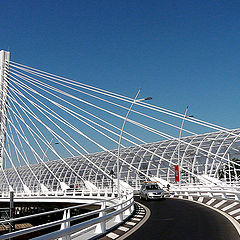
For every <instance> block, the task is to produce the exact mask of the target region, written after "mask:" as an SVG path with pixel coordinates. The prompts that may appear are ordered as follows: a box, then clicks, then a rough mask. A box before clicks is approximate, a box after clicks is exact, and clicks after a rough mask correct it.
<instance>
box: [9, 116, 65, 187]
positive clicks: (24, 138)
mask: <svg viewBox="0 0 240 240" xmlns="http://www.w3.org/2000/svg"><path fill="white" fill-rule="evenodd" d="M9 123H10V124H11V125H12V126H13V128H15V130H16V131H17V132H18V134H19V136H21V138H22V139H23V140H24V141H25V142H26V144H28V147H29V148H31V150H32V151H33V152H34V153H35V155H36V156H37V157H38V159H39V160H40V161H41V162H42V163H43V164H44V166H45V167H46V168H47V169H48V171H49V172H50V173H51V174H52V175H53V176H54V178H55V179H56V180H57V181H58V182H59V183H60V182H61V181H60V179H59V178H58V177H57V176H56V175H55V174H54V173H53V171H52V170H51V169H50V168H49V167H48V165H47V164H46V163H45V162H44V161H42V159H41V157H40V156H39V154H38V153H37V152H36V151H35V149H34V148H33V147H32V146H31V144H29V142H28V140H27V139H26V137H24V136H22V134H21V133H20V132H19V130H18V129H17V128H16V127H15V125H14V123H12V122H11V120H9ZM27 127H28V126H27ZM11 163H12V164H13V162H12V161H11ZM13 165H14V164H13ZM13 168H14V169H16V168H15V165H14V166H13Z"/></svg>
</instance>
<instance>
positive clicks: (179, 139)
mask: <svg viewBox="0 0 240 240" xmlns="http://www.w3.org/2000/svg"><path fill="white" fill-rule="evenodd" d="M187 113H188V106H187V107H186V110H185V113H184V117H183V120H182V124H181V128H180V131H179V136H178V165H179V186H180V185H181V168H180V165H181V164H180V147H181V137H182V130H183V124H184V121H185V119H186V118H191V117H194V116H193V115H190V116H187Z"/></svg>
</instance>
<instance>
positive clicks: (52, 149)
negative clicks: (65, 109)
mask: <svg viewBox="0 0 240 240" xmlns="http://www.w3.org/2000/svg"><path fill="white" fill-rule="evenodd" d="M25 124H26V123H25ZM26 126H28V124H26ZM28 127H29V126H28ZM31 131H33V130H32V129H31ZM34 133H35V132H34ZM37 137H38V138H40V137H39V136H38V135H37ZM56 138H57V136H56ZM40 139H41V140H42V141H43V139H42V138H40ZM49 148H50V149H51V151H53V152H54V154H56V156H57V157H58V158H59V159H60V160H61V161H63V162H64V163H65V165H66V166H67V167H68V168H69V169H71V171H72V172H73V173H74V174H76V176H77V177H79V178H80V179H81V180H82V181H83V183H84V179H83V178H82V177H81V176H80V175H79V174H78V173H77V172H76V171H75V170H74V169H73V168H72V167H71V166H70V165H69V164H68V163H67V162H66V161H65V160H63V159H62V157H61V156H60V155H59V154H58V153H57V152H56V151H55V149H54V148H53V147H52V146H51V145H50V144H49ZM41 149H42V148H41ZM43 153H44V152H43ZM42 162H43V161H42Z"/></svg>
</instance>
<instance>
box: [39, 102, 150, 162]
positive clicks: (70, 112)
mask: <svg viewBox="0 0 240 240" xmlns="http://www.w3.org/2000/svg"><path fill="white" fill-rule="evenodd" d="M36 100H37V101H38V99H36ZM54 104H56V105H58V106H59V107H61V108H63V109H65V111H66V112H68V113H69V114H71V115H73V114H72V113H75V112H73V111H72V110H68V109H67V108H66V107H64V106H60V104H58V103H56V102H54ZM45 108H48V107H47V106H44V109H45ZM48 109H49V108H48ZM75 114H76V113H75ZM73 116H74V117H76V116H75V115H73ZM80 116H81V115H80ZM81 117H84V116H81ZM76 118H77V119H78V120H80V121H83V120H81V119H79V118H78V117H76ZM84 118H85V117H84ZM85 119H86V120H88V121H91V120H89V119H87V118H85ZM63 120H64V119H63ZM83 122H84V123H85V124H87V125H88V126H89V127H91V128H93V129H94V130H96V131H98V132H99V133H101V134H103V135H104V136H105V137H107V138H109V136H107V135H106V134H104V133H102V132H101V131H99V130H98V129H96V128H94V127H93V126H91V125H90V124H88V123H86V122H85V121H83ZM91 122H92V123H94V124H97V123H95V122H93V121H91ZM98 126H100V127H103V126H101V125H99V124H98ZM103 128H104V129H105V130H108V131H111V130H109V129H106V128H105V127H103ZM111 133H113V134H115V135H116V136H119V135H118V134H117V133H115V132H113V131H111ZM110 139H111V140H112V141H114V142H115V143H117V141H116V140H114V139H112V138H110ZM124 139H125V140H127V141H129V142H130V143H132V144H134V145H137V144H136V143H135V142H133V141H131V140H129V139H127V138H124ZM122 146H123V147H125V146H124V145H122ZM138 146H139V147H141V148H142V146H141V145H138ZM137 155H138V154H137ZM139 157H140V158H142V156H139ZM151 164H152V165H154V164H153V163H151Z"/></svg>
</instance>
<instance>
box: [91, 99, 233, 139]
mask: <svg viewBox="0 0 240 240" xmlns="http://www.w3.org/2000/svg"><path fill="white" fill-rule="evenodd" d="M91 96H93V95H91ZM109 103H110V102H109ZM135 104H136V105H139V102H136V103H135ZM141 104H146V103H144V102H141ZM118 106H121V105H118ZM123 108H125V109H127V108H126V107H123ZM132 112H135V113H139V112H137V111H134V110H132ZM140 114H141V113H140ZM144 115H145V114H144ZM145 116H148V115H145ZM151 119H153V118H151ZM181 119H184V120H188V121H191V120H189V119H188V118H186V117H183V118H181ZM191 119H193V118H191ZM154 120H157V119H156V118H154ZM160 121H161V120H160ZM192 122H194V123H196V122H195V121H192ZM205 123H206V122H205ZM165 124H166V122H165ZM197 124H198V123H197ZM168 125H169V124H168ZM201 125H202V126H205V127H209V126H208V125H203V124H201ZM171 126H172V127H175V128H178V129H180V128H179V127H178V126H175V125H172V124H171ZM213 129H215V130H220V131H223V132H227V133H229V129H226V128H225V130H222V129H219V128H213ZM182 131H185V132H189V133H191V134H194V135H195V133H193V132H190V131H188V130H186V129H184V128H182ZM230 134H231V135H234V136H237V135H236V134H234V133H232V132H230Z"/></svg>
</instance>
